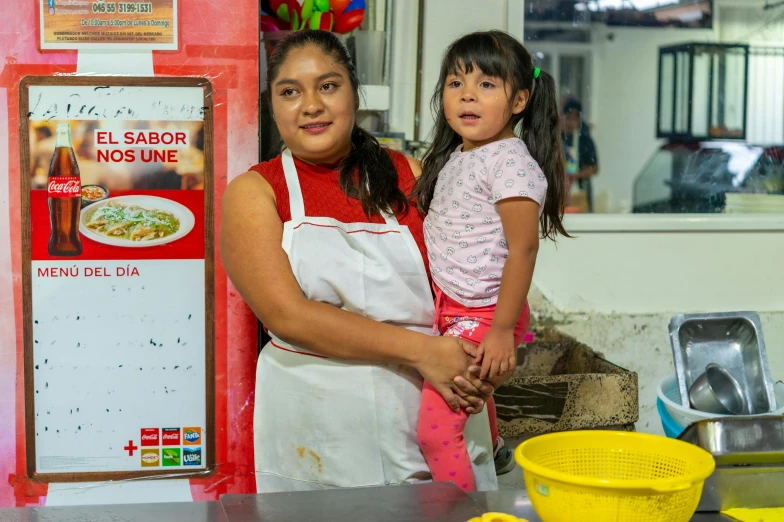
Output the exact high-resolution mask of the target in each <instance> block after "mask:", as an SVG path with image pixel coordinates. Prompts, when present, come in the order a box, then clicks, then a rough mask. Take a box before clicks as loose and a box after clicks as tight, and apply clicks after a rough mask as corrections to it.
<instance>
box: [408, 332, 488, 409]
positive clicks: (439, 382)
mask: <svg viewBox="0 0 784 522" xmlns="http://www.w3.org/2000/svg"><path fill="white" fill-rule="evenodd" d="M474 350H475V346H474V345H472V344H471V343H469V342H468V341H464V340H463V339H460V338H458V337H428V338H427V340H426V342H425V345H424V346H423V348H422V350H421V351H420V357H419V360H418V361H417V362H416V363H415V364H414V368H416V370H417V371H418V372H419V373H420V374H421V375H422V377H424V379H425V380H426V381H427V382H429V383H430V384H432V385H433V387H434V388H435V389H436V390H437V391H438V393H440V394H441V396H442V397H444V400H445V401H446V403H447V404H448V405H449V407H450V408H451V409H452V410H453V411H459V410H460V408H463V409H465V410H466V411H467V412H468V413H479V412H481V411H482V408H484V401H485V400H486V399H487V397H488V396H490V395H491V394H492V393H493V387H492V386H491V385H490V384H488V383H483V382H482V380H480V379H478V378H477V377H476V375H473V374H471V373H470V372H469V368H471V367H472V366H473V364H474V359H473V357H472V356H470V355H469V354H468V351H474Z"/></svg>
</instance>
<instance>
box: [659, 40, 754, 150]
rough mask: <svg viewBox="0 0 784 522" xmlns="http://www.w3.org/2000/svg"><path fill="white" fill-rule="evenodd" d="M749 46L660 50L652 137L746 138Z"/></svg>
mask: <svg viewBox="0 0 784 522" xmlns="http://www.w3.org/2000/svg"><path fill="white" fill-rule="evenodd" d="M748 70H749V46H748V45H740V44H707V43H685V44H680V45H674V46H669V47H661V48H660V49H659V86H658V100H657V102H658V103H657V119H656V135H657V136H658V137H659V138H666V139H669V140H671V141H699V140H706V139H745V138H746V110H747V92H748Z"/></svg>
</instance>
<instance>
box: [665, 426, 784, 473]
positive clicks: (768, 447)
mask: <svg viewBox="0 0 784 522" xmlns="http://www.w3.org/2000/svg"><path fill="white" fill-rule="evenodd" d="M678 438H679V439H680V440H682V441H685V442H690V443H692V444H694V445H696V446H699V447H700V448H702V449H704V450H705V451H707V452H708V453H710V454H711V455H713V458H714V459H715V460H716V465H717V466H749V465H763V466H766V465H772V464H780V465H782V466H784V417H779V416H770V417H754V418H750V417H721V418H717V419H708V420H703V421H699V422H695V423H694V424H691V425H690V426H688V427H687V428H686V429H685V430H683V433H681V435H680V436H679V437H678Z"/></svg>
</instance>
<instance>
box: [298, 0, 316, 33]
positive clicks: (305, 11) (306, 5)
mask: <svg viewBox="0 0 784 522" xmlns="http://www.w3.org/2000/svg"><path fill="white" fill-rule="evenodd" d="M299 12H300V16H301V20H302V22H303V23H302V24H301V25H302V27H304V26H305V22H306V21H307V20H308V18H310V15H311V14H312V13H313V0H303V1H302V3H301V4H300V11H299ZM302 27H300V29H301V28H302Z"/></svg>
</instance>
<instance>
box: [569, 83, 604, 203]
mask: <svg viewBox="0 0 784 522" xmlns="http://www.w3.org/2000/svg"><path fill="white" fill-rule="evenodd" d="M582 113H583V106H582V104H581V103H580V102H579V101H578V100H576V99H574V98H570V99H568V100H566V102H565V103H564V106H563V117H562V118H561V127H562V128H563V147H564V156H565V160H566V174H567V176H568V177H569V181H570V184H569V186H570V189H571V187H572V184H573V183H574V182H577V186H578V188H579V189H580V190H582V191H584V193H585V199H586V201H587V210H588V212H593V189H592V186H591V178H592V177H593V176H595V175H596V174H598V173H599V157H598V155H597V153H596V144H595V143H594V141H593V138H591V134H590V129H589V128H588V125H586V124H585V122H584V121H583V118H582ZM569 193H570V191H569V190H567V192H566V194H567V196H568V195H569Z"/></svg>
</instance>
